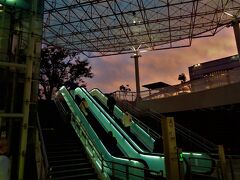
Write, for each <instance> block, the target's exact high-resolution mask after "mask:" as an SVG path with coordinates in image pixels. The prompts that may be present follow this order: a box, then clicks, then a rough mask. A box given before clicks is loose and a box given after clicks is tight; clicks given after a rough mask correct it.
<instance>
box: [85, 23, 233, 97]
mask: <svg viewBox="0 0 240 180" xmlns="http://www.w3.org/2000/svg"><path fill="white" fill-rule="evenodd" d="M235 54H237V48H236V43H235V39H234V33H233V30H232V29H231V28H228V29H226V28H225V29H224V30H222V31H221V32H219V33H218V34H217V35H215V36H213V37H208V38H201V39H193V43H192V46H191V47H188V48H177V49H169V50H160V51H152V52H147V53H143V54H142V57H140V58H139V71H140V83H141V86H142V85H144V84H148V83H153V82H158V81H163V82H166V83H169V84H177V83H179V81H178V80H177V78H178V75H179V74H180V73H182V72H183V73H185V74H186V75H187V79H189V76H188V67H189V66H192V65H194V64H197V63H202V62H206V61H211V60H215V59H219V58H222V57H227V56H231V55H235ZM130 56H131V55H130V54H129V55H117V56H110V57H101V58H95V59H89V62H90V64H91V66H92V72H93V73H94V75H95V76H94V77H93V78H92V79H90V80H89V79H87V80H86V81H87V83H88V89H92V88H94V87H97V88H99V89H101V90H102V91H104V92H113V91H115V90H118V89H119V86H120V85H121V84H123V85H126V84H129V85H130V88H131V89H132V90H134V91H135V67H134V60H133V59H132V58H130ZM142 90H144V88H142Z"/></svg>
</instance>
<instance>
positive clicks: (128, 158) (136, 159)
mask: <svg viewBox="0 0 240 180" xmlns="http://www.w3.org/2000/svg"><path fill="white" fill-rule="evenodd" d="M70 97H71V98H73V97H72V96H70ZM64 100H65V99H64ZM73 102H74V103H75V101H74V100H73ZM76 106H77V105H76ZM70 109H71V108H70ZM79 111H81V110H80V108H79ZM72 114H73V115H74V113H72ZM74 117H75V115H74ZM78 125H80V126H81V128H82V129H83V130H84V132H85V135H86V136H87V137H88V139H89V141H90V142H91V143H92V144H94V141H95V140H93V139H92V138H91V137H89V135H88V133H86V129H85V128H84V126H82V124H81V123H78ZM93 131H94V130H93ZM96 152H98V154H99V155H101V153H100V152H99V151H98V149H97V148H96ZM121 158H122V159H127V160H135V161H138V162H140V163H142V164H143V165H144V167H145V169H147V170H149V167H148V164H147V163H146V162H145V161H144V160H142V159H139V158H131V157H121ZM100 159H102V160H104V158H102V157H101V158H100ZM104 161H106V160H104Z"/></svg>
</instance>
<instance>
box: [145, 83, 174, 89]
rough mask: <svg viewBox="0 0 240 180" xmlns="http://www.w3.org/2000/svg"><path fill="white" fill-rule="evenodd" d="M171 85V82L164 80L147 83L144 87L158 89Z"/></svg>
mask: <svg viewBox="0 0 240 180" xmlns="http://www.w3.org/2000/svg"><path fill="white" fill-rule="evenodd" d="M168 86H171V85H170V84H167V83H164V82H156V83H151V84H145V85H143V86H142V87H145V88H148V89H158V88H163V87H168Z"/></svg>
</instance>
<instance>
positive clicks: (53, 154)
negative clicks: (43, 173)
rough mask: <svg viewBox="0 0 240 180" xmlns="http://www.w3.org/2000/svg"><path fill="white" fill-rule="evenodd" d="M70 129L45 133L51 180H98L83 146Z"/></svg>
mask: <svg viewBox="0 0 240 180" xmlns="http://www.w3.org/2000/svg"><path fill="white" fill-rule="evenodd" d="M70 128H71V127H68V130H61V131H57V130H52V131H43V136H44V142H45V146H46V153H47V157H48V162H49V177H50V179H54V180H55V179H56V180H57V179H69V180H71V179H98V176H97V174H96V172H95V170H94V168H93V167H92V165H91V163H90V161H89V159H88V157H87V155H86V152H85V150H84V147H83V145H82V144H81V142H80V140H79V139H78V138H77V136H76V135H75V134H74V132H71V131H70ZM72 131H73V130H72Z"/></svg>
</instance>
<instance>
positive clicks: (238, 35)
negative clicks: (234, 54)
mask: <svg viewBox="0 0 240 180" xmlns="http://www.w3.org/2000/svg"><path fill="white" fill-rule="evenodd" d="M233 31H234V35H235V41H236V45H237V50H238V57H239V60H240V29H239V21H238V19H237V18H236V19H235V20H234V22H233Z"/></svg>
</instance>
